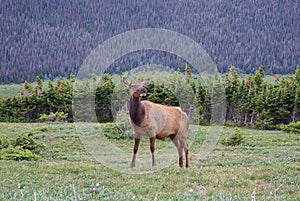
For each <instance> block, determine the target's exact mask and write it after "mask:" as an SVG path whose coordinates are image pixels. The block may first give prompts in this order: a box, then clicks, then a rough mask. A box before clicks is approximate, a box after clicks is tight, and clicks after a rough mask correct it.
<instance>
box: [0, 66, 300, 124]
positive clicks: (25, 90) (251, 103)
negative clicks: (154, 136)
mask: <svg viewBox="0 0 300 201" xmlns="http://www.w3.org/2000/svg"><path fill="white" fill-rule="evenodd" d="M133 79H139V77H135V78H133ZM113 80H115V81H113ZM120 80H121V76H117V77H116V79H112V76H110V75H109V74H103V75H102V76H100V77H97V76H96V75H92V78H91V79H88V80H83V81H80V82H75V76H74V75H71V76H70V78H69V79H64V80H61V79H59V80H57V81H56V82H52V81H48V84H47V86H43V82H42V80H41V79H40V78H39V77H36V79H35V83H31V84H30V83H28V82H24V84H23V85H22V86H21V88H20V93H19V94H18V95H15V96H11V97H4V98H2V99H1V100H0V114H1V116H0V121H1V122H37V121H41V120H45V115H50V114H51V115H52V116H53V115H54V114H60V115H61V116H63V117H64V118H60V119H59V118H54V117H53V118H52V120H53V119H55V120H63V121H68V122H73V121H74V119H73V118H74V115H73V110H72V107H73V108H74V107H76V110H77V112H78V111H79V112H80V113H81V115H80V118H79V119H76V121H89V119H88V117H89V114H90V113H91V110H92V109H94V110H95V114H96V118H97V119H96V120H97V121H98V122H112V121H114V120H115V118H117V115H118V113H119V112H120V111H123V110H125V111H126V110H127V101H128V100H129V97H128V94H129V92H128V89H127V87H126V86H124V85H123V83H122V82H121V81H120ZM44 85H45V84H44ZM216 86H218V87H219V88H217V87H216ZM220 89H222V90H223V91H224V96H225V98H224V101H225V102H224V104H225V109H226V111H225V113H226V116H225V123H226V124H229V125H238V126H252V127H259V128H262V129H276V128H278V125H280V124H288V123H290V122H296V121H298V120H299V119H300V68H299V67H297V68H296V71H295V73H294V74H293V75H291V76H290V78H289V79H287V78H284V77H283V76H279V75H275V77H274V81H266V80H265V72H264V71H263V68H262V66H260V67H259V68H258V69H257V70H256V72H255V74H248V75H247V77H246V78H241V77H239V75H238V73H237V70H236V68H235V67H234V66H231V67H230V71H229V73H227V74H225V75H221V74H219V73H217V72H216V73H215V75H210V76H208V77H206V78H200V77H196V76H195V75H192V73H191V72H190V69H189V67H188V66H186V69H185V74H182V73H180V72H174V73H171V74H169V75H168V76H166V78H165V79H163V80H153V81H152V82H151V83H150V84H149V85H148V86H147V90H148V94H147V96H146V97H145V99H148V100H150V101H153V102H156V103H161V104H165V105H175V106H180V107H182V108H183V110H184V111H185V112H187V113H188V114H189V116H190V117H191V120H192V121H195V122H199V123H200V124H209V123H210V121H211V117H212V109H211V108H212V107H213V105H212V104H218V103H214V102H213V100H212V97H213V96H214V93H216V91H217V90H220ZM88 96H91V97H93V98H92V99H87V97H88ZM74 100H76V101H75V102H74ZM87 100H89V101H87ZM182 100H184V101H182ZM72 101H73V102H72ZM92 112H93V111H92ZM48 120H51V118H49V119H48Z"/></svg>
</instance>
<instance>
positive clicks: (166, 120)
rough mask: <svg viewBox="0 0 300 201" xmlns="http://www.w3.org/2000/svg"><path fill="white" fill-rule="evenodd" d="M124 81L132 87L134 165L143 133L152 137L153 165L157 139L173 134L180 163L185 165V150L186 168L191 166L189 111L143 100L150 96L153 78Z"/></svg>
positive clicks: (131, 110)
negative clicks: (189, 153) (147, 87)
mask: <svg viewBox="0 0 300 201" xmlns="http://www.w3.org/2000/svg"><path fill="white" fill-rule="evenodd" d="M123 82H124V84H125V85H127V86H128V87H129V89H130V102H129V116H130V125H131V128H132V129H133V132H134V148H133V157H132V161H131V164H130V167H131V168H133V167H134V166H135V159H136V155H137V151H138V147H139V143H140V137H141V136H148V137H149V139H150V151H151V154H152V166H155V165H156V163H155V157H154V150H155V139H161V140H163V139H164V138H166V137H169V138H170V139H171V140H172V141H173V143H174V145H175V146H176V148H177V150H178V156H179V166H180V167H183V150H184V152H185V159H186V164H185V165H186V168H188V167H189V161H188V144H187V142H186V141H187V136H188V129H189V120H188V117H187V115H186V113H185V112H183V111H182V110H181V109H180V108H179V107H173V106H166V105H161V104H157V103H153V102H150V101H147V100H141V97H143V96H146V93H147V90H146V88H145V86H146V85H147V84H149V82H150V79H146V80H144V81H143V82H131V81H129V80H127V79H126V78H125V77H124V78H123Z"/></svg>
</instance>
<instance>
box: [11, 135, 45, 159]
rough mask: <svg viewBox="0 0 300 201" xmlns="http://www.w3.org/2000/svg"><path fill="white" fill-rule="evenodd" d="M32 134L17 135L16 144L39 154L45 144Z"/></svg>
mask: <svg viewBox="0 0 300 201" xmlns="http://www.w3.org/2000/svg"><path fill="white" fill-rule="evenodd" d="M32 136H33V134H32V133H28V134H21V135H17V136H16V138H15V143H14V145H15V146H20V147H22V148H23V149H27V150H30V151H31V152H33V153H35V154H39V153H40V152H41V151H42V149H43V148H44V145H42V144H41V143H38V142H37V141H36V140H34V139H33V138H32Z"/></svg>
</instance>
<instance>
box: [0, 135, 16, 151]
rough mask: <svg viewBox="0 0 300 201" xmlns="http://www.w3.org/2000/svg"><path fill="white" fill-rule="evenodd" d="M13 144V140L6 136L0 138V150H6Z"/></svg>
mask: <svg viewBox="0 0 300 201" xmlns="http://www.w3.org/2000/svg"><path fill="white" fill-rule="evenodd" d="M12 143H13V140H12V139H11V138H9V137H7V136H2V137H0V150H1V149H6V148H8V147H9V145H11V144H12Z"/></svg>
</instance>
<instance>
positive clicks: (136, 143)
mask: <svg viewBox="0 0 300 201" xmlns="http://www.w3.org/2000/svg"><path fill="white" fill-rule="evenodd" d="M139 144H140V138H134V147H133V156H132V161H131V164H130V167H131V168H133V167H134V166H135V158H136V153H137V151H138V149H139Z"/></svg>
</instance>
